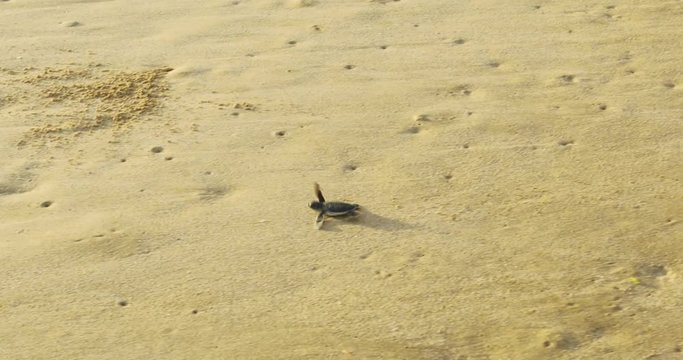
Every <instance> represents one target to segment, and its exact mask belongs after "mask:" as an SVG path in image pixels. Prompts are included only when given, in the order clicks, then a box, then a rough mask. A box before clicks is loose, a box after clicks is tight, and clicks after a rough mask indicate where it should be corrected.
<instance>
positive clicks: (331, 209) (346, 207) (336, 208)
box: [308, 183, 360, 229]
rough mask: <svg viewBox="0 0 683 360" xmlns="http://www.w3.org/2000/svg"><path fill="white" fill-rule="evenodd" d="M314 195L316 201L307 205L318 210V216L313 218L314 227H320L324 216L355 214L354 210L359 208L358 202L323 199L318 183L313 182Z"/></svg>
mask: <svg viewBox="0 0 683 360" xmlns="http://www.w3.org/2000/svg"><path fill="white" fill-rule="evenodd" d="M315 196H316V197H317V198H318V201H313V202H311V203H310V204H309V205H308V206H309V207H310V208H311V209H313V210H315V211H317V212H318V217H317V218H316V219H315V227H316V228H318V229H320V228H322V226H323V222H324V221H325V216H333V217H339V216H349V215H356V214H357V213H356V210H358V208H360V205H358V204H349V203H345V202H340V201H325V197H324V196H323V192H322V191H320V185H318V183H315Z"/></svg>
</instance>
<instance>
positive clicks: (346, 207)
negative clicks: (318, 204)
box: [325, 201, 360, 216]
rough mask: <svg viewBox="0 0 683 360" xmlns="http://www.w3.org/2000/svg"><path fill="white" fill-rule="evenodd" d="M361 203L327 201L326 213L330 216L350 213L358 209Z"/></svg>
mask: <svg viewBox="0 0 683 360" xmlns="http://www.w3.org/2000/svg"><path fill="white" fill-rule="evenodd" d="M359 206H360V205H358V204H349V203H345V202H336V201H335V202H326V203H325V214H327V215H329V216H341V215H348V214H350V213H352V212H354V211H355V210H357V209H358V207H359Z"/></svg>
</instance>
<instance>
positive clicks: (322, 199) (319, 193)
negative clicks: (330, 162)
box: [314, 183, 325, 203]
mask: <svg viewBox="0 0 683 360" xmlns="http://www.w3.org/2000/svg"><path fill="white" fill-rule="evenodd" d="M314 188H315V196H317V197H318V201H320V202H321V203H324V202H325V197H323V192H322V191H320V185H318V183H315V185H314Z"/></svg>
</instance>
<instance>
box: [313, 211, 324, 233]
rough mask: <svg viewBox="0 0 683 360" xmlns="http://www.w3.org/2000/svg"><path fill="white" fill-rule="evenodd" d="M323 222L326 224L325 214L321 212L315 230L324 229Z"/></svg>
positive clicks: (316, 219) (316, 220)
mask: <svg viewBox="0 0 683 360" xmlns="http://www.w3.org/2000/svg"><path fill="white" fill-rule="evenodd" d="M323 222H325V213H323V212H321V213H320V214H318V217H317V218H315V228H316V229H318V230H320V229H321V228H322V227H323Z"/></svg>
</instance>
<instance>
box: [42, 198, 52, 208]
mask: <svg viewBox="0 0 683 360" xmlns="http://www.w3.org/2000/svg"><path fill="white" fill-rule="evenodd" d="M50 206H52V201H50V200H48V201H43V202H42V203H40V207H44V208H48V207H50Z"/></svg>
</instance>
